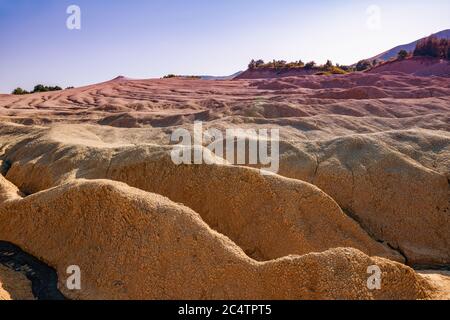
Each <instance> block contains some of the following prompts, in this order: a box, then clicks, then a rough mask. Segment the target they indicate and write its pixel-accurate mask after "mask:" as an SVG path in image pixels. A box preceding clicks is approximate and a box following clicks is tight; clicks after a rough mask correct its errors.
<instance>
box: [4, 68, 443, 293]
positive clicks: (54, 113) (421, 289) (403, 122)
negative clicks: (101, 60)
mask: <svg viewBox="0 0 450 320" xmlns="http://www.w3.org/2000/svg"><path fill="white" fill-rule="evenodd" d="M195 121H203V125H204V127H205V128H217V129H219V130H224V129H226V128H248V129H267V128H274V129H279V130H280V170H279V172H278V174H277V175H269V176H264V175H261V174H260V171H259V170H257V168H255V166H253V165H241V166H235V165H231V164H228V163H225V164H223V163H219V162H217V161H213V163H212V164H198V165H176V164H174V163H173V162H172V161H171V157H170V151H171V150H172V146H171V142H170V134H171V133H172V132H173V131H174V130H175V129H177V128H185V129H188V130H192V125H193V123H194V122H195ZM0 165H1V175H0V241H8V242H11V243H13V244H15V245H17V246H19V247H20V248H22V249H23V250H24V251H26V252H27V253H29V254H31V255H33V256H35V257H36V258H38V259H39V260H41V261H42V262H44V263H46V264H48V265H49V266H51V267H53V268H54V269H55V270H56V271H57V273H58V276H59V289H60V290H61V292H62V293H63V294H64V295H65V296H66V297H68V298H71V299H102V298H106V299H129V298H131V299H431V298H438V299H446V298H449V292H450V288H449V280H448V275H447V276H446V274H445V273H442V275H436V274H434V275H425V276H424V275H423V274H424V273H425V272H422V275H421V273H418V272H416V271H414V269H416V270H419V269H420V270H422V269H430V268H431V269H434V268H444V269H445V268H448V266H449V265H450V208H449V207H450V79H449V78H443V77H417V76H413V75H406V74H402V73H398V72H397V73H393V72H391V73H386V72H380V73H374V74H363V73H354V74H349V75H339V76H314V75H310V76H294V77H283V78H270V79H252V80H233V81H208V80H192V79H179V78H177V79H164V80H157V79H154V80H131V79H127V78H124V77H118V78H116V79H114V80H111V81H108V82H104V83H100V84H96V85H91V86H87V87H82V88H76V89H68V90H63V91H58V92H51V93H38V94H30V95H24V96H13V95H0ZM70 265H78V266H80V269H81V270H82V275H83V278H82V279H83V289H82V290H79V291H72V290H68V289H67V288H66V286H65V283H66V282H65V281H66V279H67V277H68V275H67V273H66V269H67V267H68V266H70ZM372 265H377V266H379V267H380V269H381V271H382V287H381V289H380V290H371V289H370V288H368V287H367V278H368V277H369V276H370V275H369V274H368V273H367V268H368V267H369V266H372ZM0 268H1V266H0ZM2 270H3V269H0V296H4V297H7V298H8V297H9V296H8V295H7V294H4V293H3V294H2V287H1V283H2V278H1V277H3V274H4V273H3V271H2ZM6 275H8V274H6ZM4 288H5V287H4ZM18 297H22V295H19V296H18ZM25 297H27V295H25Z"/></svg>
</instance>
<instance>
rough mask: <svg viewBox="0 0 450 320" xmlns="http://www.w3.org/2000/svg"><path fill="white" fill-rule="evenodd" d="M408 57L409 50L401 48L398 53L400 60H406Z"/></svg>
mask: <svg viewBox="0 0 450 320" xmlns="http://www.w3.org/2000/svg"><path fill="white" fill-rule="evenodd" d="M407 57H408V51H406V50H400V51H399V53H398V54H397V59H398V60H405V59H406V58H407Z"/></svg>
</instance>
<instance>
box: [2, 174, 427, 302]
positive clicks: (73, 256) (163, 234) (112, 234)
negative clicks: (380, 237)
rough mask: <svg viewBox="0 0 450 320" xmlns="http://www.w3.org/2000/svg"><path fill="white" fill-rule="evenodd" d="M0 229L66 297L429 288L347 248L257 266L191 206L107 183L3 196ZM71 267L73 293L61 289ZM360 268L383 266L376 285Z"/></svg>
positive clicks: (349, 295) (402, 292)
mask: <svg viewBox="0 0 450 320" xmlns="http://www.w3.org/2000/svg"><path fill="white" fill-rule="evenodd" d="M0 234H1V237H2V238H3V239H6V240H7V241H10V242H12V243H15V244H18V245H19V246H21V247H22V248H24V249H25V250H26V251H27V252H29V253H30V254H32V255H34V256H36V257H38V258H39V259H41V260H42V261H45V262H46V263H48V264H49V265H51V266H54V267H55V268H56V270H57V272H58V275H59V279H60V280H59V281H60V282H59V284H60V286H59V287H60V290H61V291H62V292H63V293H64V294H65V295H66V296H67V297H69V298H73V299H423V298H428V297H429V290H431V289H432V288H431V287H430V285H429V284H428V283H427V282H426V281H425V280H424V279H423V278H422V277H420V276H418V275H417V274H416V273H415V272H414V271H413V270H412V269H410V268H409V267H406V266H404V265H403V264H400V263H397V262H392V261H390V260H387V259H383V258H370V257H368V256H367V255H365V254H363V253H362V252H360V251H358V250H356V249H350V248H347V249H345V248H339V249H333V250H329V251H325V252H322V253H311V254H307V255H303V256H289V257H284V258H281V259H277V260H271V261H267V262H257V261H255V260H253V259H251V258H249V257H248V256H247V255H246V254H245V253H244V252H243V251H242V250H241V248H240V247H239V246H237V245H236V244H235V243H234V242H232V241H231V240H230V239H229V238H227V237H225V236H224V235H222V234H220V233H217V232H215V231H214V230H212V229H211V228H210V227H209V226H208V225H207V224H206V223H205V222H204V221H203V220H202V219H201V217H200V215H198V214H197V213H196V212H194V211H192V210H191V209H189V208H187V207H184V206H182V205H179V204H176V203H174V202H172V201H170V200H169V199H167V198H164V197H162V196H160V195H157V194H152V193H147V192H144V191H141V190H139V189H135V188H132V187H129V186H127V185H125V184H123V183H118V182H112V181H109V180H95V181H87V180H78V181H76V182H71V183H68V184H64V185H62V186H59V187H56V188H53V189H49V190H46V191H42V192H39V193H37V194H34V195H31V196H28V197H26V198H24V199H13V200H7V201H6V202H4V203H3V204H2V205H0ZM30 234H31V235H33V239H32V240H30V237H29V235H30ZM74 264H75V265H78V266H79V267H80V269H81V270H82V274H83V288H82V290H80V291H77V290H75V291H73V290H72V291H70V290H67V289H66V287H65V285H64V281H65V278H64V275H65V271H66V268H67V266H68V265H74ZM370 265H378V266H379V267H380V268H381V269H382V270H383V279H384V281H385V285H384V286H383V288H382V289H381V290H369V288H368V286H367V267H368V266H370Z"/></svg>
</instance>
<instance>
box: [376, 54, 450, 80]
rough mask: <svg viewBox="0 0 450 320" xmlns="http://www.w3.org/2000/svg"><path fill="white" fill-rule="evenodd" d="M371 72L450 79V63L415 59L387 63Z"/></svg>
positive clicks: (420, 58)
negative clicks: (400, 73)
mask: <svg viewBox="0 0 450 320" xmlns="http://www.w3.org/2000/svg"><path fill="white" fill-rule="evenodd" d="M369 72H370V73H381V72H402V73H406V74H412V75H415V76H421V77H429V76H437V77H450V61H448V60H441V59H437V58H427V57H413V58H410V59H405V60H395V61H392V62H386V63H384V64H381V65H379V66H377V67H375V68H373V69H371V70H370V71H369Z"/></svg>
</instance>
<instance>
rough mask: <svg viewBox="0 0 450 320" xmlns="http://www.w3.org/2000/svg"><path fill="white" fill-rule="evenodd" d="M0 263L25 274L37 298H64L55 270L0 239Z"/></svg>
mask: <svg viewBox="0 0 450 320" xmlns="http://www.w3.org/2000/svg"><path fill="white" fill-rule="evenodd" d="M0 264H2V265H4V266H5V267H7V268H8V269H11V270H13V271H15V272H20V273H22V274H23V275H25V276H26V277H27V278H28V280H30V281H31V284H32V292H33V295H34V297H35V298H36V299H37V300H66V298H65V297H64V295H63V294H62V293H61V292H60V291H59V290H58V275H57V273H56V271H55V270H54V269H53V268H51V267H49V266H47V265H46V264H44V263H43V262H41V261H39V260H38V259H36V258H35V257H33V256H31V255H29V254H27V253H26V252H24V251H23V250H22V249H20V248H19V247H17V246H15V245H13V244H12V243H9V242H5V241H0Z"/></svg>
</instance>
